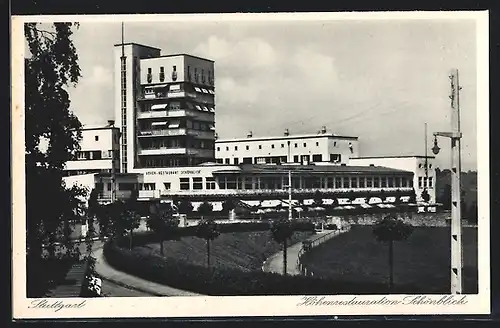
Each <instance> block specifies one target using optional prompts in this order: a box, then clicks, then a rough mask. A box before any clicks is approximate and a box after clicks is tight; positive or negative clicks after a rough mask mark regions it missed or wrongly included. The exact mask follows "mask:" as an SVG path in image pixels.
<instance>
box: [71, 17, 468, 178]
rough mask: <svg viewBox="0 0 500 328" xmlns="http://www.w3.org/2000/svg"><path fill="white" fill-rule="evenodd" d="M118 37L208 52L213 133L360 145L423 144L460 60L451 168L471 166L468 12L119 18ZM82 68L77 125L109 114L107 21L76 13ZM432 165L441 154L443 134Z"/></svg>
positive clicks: (114, 36) (388, 149)
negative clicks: (331, 136)
mask: <svg viewBox="0 0 500 328" xmlns="http://www.w3.org/2000/svg"><path fill="white" fill-rule="evenodd" d="M124 38H125V42H135V43H140V44H145V45H149V46H153V47H157V48H161V50H162V54H172V53H188V54H192V55H196V56H200V57H205V58H209V59H212V60H214V61H215V92H216V131H217V133H218V135H219V138H221V139H222V138H223V139H227V138H233V137H234V138H236V137H245V136H246V134H247V132H248V131H252V132H253V135H254V136H274V135H282V134H283V131H284V129H285V128H288V129H289V130H290V133H291V134H299V133H301V134H302V133H313V134H314V133H317V131H318V130H320V129H321V127H322V126H326V127H327V129H328V131H329V132H331V133H336V134H340V135H348V136H357V137H359V143H360V155H361V156H385V155H424V154H425V128H424V126H425V123H427V131H428V133H427V136H428V147H427V148H428V154H429V155H431V151H430V149H431V147H432V142H433V136H432V133H433V132H436V131H449V130H450V113H451V109H450V100H449V95H450V80H449V78H448V75H449V72H450V69H451V68H457V69H458V70H459V74H460V75H459V77H460V85H461V86H462V90H461V93H460V108H461V129H462V133H463V139H462V169H463V170H475V169H476V168H477V160H476V157H477V146H476V140H477V138H476V134H477V130H476V115H477V112H476V82H477V81H476V78H477V77H476V25H475V21H473V20H436V19H434V20H397V21H396V20H375V21H373V20H371V21H366V20H364V21H363V20H358V21H355V20H350V21H335V20H331V21H267V22H266V21H240V22H238V21H230V22H228V21H214V22H206V21H205V22H190V21H184V22H179V21H176V22H150V23H146V22H141V23H138V22H125V35H124ZM73 40H74V43H75V46H76V48H77V51H78V55H79V58H80V61H79V63H80V67H81V69H82V78H81V80H80V82H79V84H78V85H77V86H76V88H74V89H71V90H70V96H71V102H72V110H73V111H74V112H75V113H76V115H77V116H78V117H79V119H80V121H81V122H82V123H83V124H85V125H96V124H105V123H106V121H107V120H109V119H114V117H113V106H114V104H113V102H114V97H113V90H114V87H115V86H114V85H113V78H112V76H113V75H112V74H113V69H114V68H113V45H114V44H117V43H120V40H121V24H120V23H118V22H112V23H102V22H82V23H81V25H80V28H79V29H78V30H77V31H76V32H75V34H74V36H73ZM438 141H439V145H440V147H441V149H442V151H441V153H440V154H439V155H438V156H437V158H436V161H437V166H439V167H441V168H447V167H449V165H450V154H449V150H448V149H449V144H450V141H449V140H447V139H439V140H438Z"/></svg>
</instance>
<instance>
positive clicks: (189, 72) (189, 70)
mask: <svg viewBox="0 0 500 328" xmlns="http://www.w3.org/2000/svg"><path fill="white" fill-rule="evenodd" d="M187 73H188V80H189V81H191V66H188V69H187Z"/></svg>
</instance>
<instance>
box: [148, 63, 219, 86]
mask: <svg viewBox="0 0 500 328" xmlns="http://www.w3.org/2000/svg"><path fill="white" fill-rule="evenodd" d="M199 72H200V73H201V74H199ZM193 77H194V79H193ZM158 78H159V81H160V82H164V81H165V67H164V66H160V72H159V76H158ZM147 79H148V83H151V82H152V81H153V69H152V68H151V67H149V68H148V76H147ZM187 79H188V81H193V80H194V81H195V82H201V83H205V81H207V80H208V83H209V84H211V85H213V81H214V80H213V73H212V72H211V71H210V70H209V69H208V70H207V75H205V69H204V68H202V69H200V70H199V71H198V68H197V67H195V68H194V75H192V74H191V66H188V67H187ZM172 80H173V81H175V80H177V66H176V65H173V66H172Z"/></svg>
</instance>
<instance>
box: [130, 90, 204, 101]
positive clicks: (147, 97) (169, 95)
mask: <svg viewBox="0 0 500 328" xmlns="http://www.w3.org/2000/svg"><path fill="white" fill-rule="evenodd" d="M184 97H189V98H196V93H194V92H186V91H177V92H168V93H167V92H163V93H157V94H144V95H139V97H138V100H151V99H172V98H184Z"/></svg>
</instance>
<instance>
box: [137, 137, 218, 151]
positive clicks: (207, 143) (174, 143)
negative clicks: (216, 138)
mask: <svg viewBox="0 0 500 328" xmlns="http://www.w3.org/2000/svg"><path fill="white" fill-rule="evenodd" d="M141 148H142V149H161V148H167V149H175V148H194V149H210V150H212V151H213V149H214V142H213V141H212V140H200V139H189V140H186V139H185V138H182V139H179V138H161V139H159V138H154V139H151V138H146V139H142V140H141Z"/></svg>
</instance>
